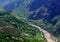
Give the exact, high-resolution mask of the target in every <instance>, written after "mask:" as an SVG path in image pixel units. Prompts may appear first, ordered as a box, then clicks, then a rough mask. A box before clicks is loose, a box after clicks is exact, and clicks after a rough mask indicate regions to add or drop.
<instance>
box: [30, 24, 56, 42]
mask: <svg viewBox="0 0 60 42" xmlns="http://www.w3.org/2000/svg"><path fill="white" fill-rule="evenodd" d="M30 25H31V26H34V27H36V28H38V29H39V30H40V31H42V32H43V34H44V36H45V38H46V39H47V42H57V38H56V37H54V36H52V35H51V34H50V33H49V32H47V31H46V30H44V29H42V28H41V27H39V26H36V25H33V24H30Z"/></svg>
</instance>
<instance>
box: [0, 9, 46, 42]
mask: <svg viewBox="0 0 60 42" xmlns="http://www.w3.org/2000/svg"><path fill="white" fill-rule="evenodd" d="M40 41H41V42H46V39H45V38H44V36H43V33H42V32H40V31H39V30H38V29H37V28H35V27H33V26H30V25H29V24H28V23H27V22H26V21H24V20H21V19H18V18H16V17H15V16H14V15H12V13H10V12H8V11H5V10H4V9H0V42H40Z"/></svg>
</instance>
